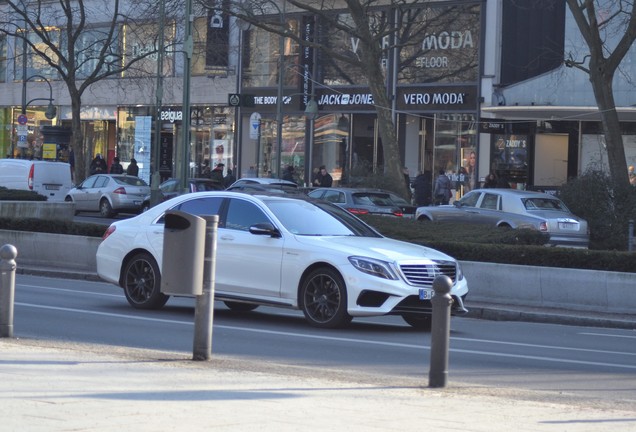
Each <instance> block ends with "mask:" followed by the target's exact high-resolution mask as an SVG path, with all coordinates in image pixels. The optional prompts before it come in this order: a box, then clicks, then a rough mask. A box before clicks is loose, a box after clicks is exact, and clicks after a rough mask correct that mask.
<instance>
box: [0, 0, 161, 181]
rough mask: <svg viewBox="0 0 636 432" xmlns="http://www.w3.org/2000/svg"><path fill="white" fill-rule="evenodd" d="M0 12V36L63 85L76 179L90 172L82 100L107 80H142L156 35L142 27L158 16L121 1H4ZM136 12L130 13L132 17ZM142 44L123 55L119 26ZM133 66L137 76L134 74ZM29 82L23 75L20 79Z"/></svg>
mask: <svg viewBox="0 0 636 432" xmlns="http://www.w3.org/2000/svg"><path fill="white" fill-rule="evenodd" d="M3 3H5V5H4V6H3V7H2V9H1V10H0V33H3V34H5V35H8V36H12V37H14V38H15V39H16V40H17V41H18V47H19V46H20V45H21V44H20V42H22V43H24V44H25V45H26V46H27V52H22V53H21V55H24V56H25V55H29V56H30V57H29V61H30V62H31V63H35V62H38V63H40V67H42V66H46V67H49V68H51V69H52V70H53V71H54V74H53V76H52V77H53V78H57V79H60V80H61V81H63V82H64V84H65V86H66V88H67V89H68V93H69V96H70V100H71V113H72V116H71V125H72V138H71V149H72V150H73V151H74V153H75V179H76V180H77V181H81V180H83V179H84V178H85V177H86V175H87V174H88V162H89V160H90V157H91V155H90V152H89V151H90V149H88V148H87V146H86V145H85V142H84V137H83V134H82V127H81V123H80V112H81V106H82V96H83V95H84V93H85V92H86V91H87V90H88V89H89V88H90V87H91V85H93V84H95V83H97V82H99V81H102V80H104V79H107V78H111V77H117V76H118V75H119V76H121V74H122V72H124V71H130V73H131V75H133V76H137V77H142V76H144V75H145V76H147V75H148V74H149V73H152V74H155V73H156V71H147V70H146V69H147V67H145V66H147V65H144V61H146V60H147V59H149V58H150V57H151V56H154V55H156V53H157V46H158V45H157V43H156V38H157V35H156V33H155V32H153V31H149V29H150V27H149V26H144V25H143V24H144V23H145V24H147V23H148V22H151V21H152V20H154V21H155V23H156V20H157V18H158V15H157V11H156V7H157V5H156V3H157V2H152V1H148V2H146V1H144V0H141V1H138V2H125V1H120V0H57V1H51V0H33V1H28V0H8V1H6V2H3ZM133 12H134V13H133ZM125 25H128V29H130V31H132V32H134V31H141V32H145V33H147V34H144V35H138V36H139V38H138V39H139V40H143V41H144V43H145V44H144V46H143V48H142V49H137V50H136V51H135V52H132V51H131V50H128V51H126V52H124V50H123V49H122V45H121V38H122V35H121V29H122V26H125ZM135 68H137V69H136V72H135ZM22 79H23V80H24V79H27V77H22Z"/></svg>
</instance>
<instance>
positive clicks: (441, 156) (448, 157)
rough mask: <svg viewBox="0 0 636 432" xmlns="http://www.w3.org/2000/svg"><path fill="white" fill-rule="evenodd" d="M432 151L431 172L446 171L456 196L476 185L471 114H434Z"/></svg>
mask: <svg viewBox="0 0 636 432" xmlns="http://www.w3.org/2000/svg"><path fill="white" fill-rule="evenodd" d="M434 152H435V153H434V173H435V175H437V174H438V173H439V172H440V171H444V172H445V173H446V175H447V176H448V177H449V178H450V179H451V182H453V185H454V189H455V191H456V198H459V197H461V196H462V195H463V194H465V193H466V192H468V191H470V190H472V189H475V188H477V187H478V177H477V176H478V172H477V130H476V122H475V117H474V116H473V115H472V114H440V115H437V116H436V118H435V149H434Z"/></svg>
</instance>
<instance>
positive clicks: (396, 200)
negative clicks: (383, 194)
mask: <svg viewBox="0 0 636 432" xmlns="http://www.w3.org/2000/svg"><path fill="white" fill-rule="evenodd" d="M389 198H390V199H391V201H393V203H394V204H397V205H401V206H403V205H411V204H410V203H408V202H406V200H405V199H404V198H401V197H399V196H397V195H395V194H389Z"/></svg>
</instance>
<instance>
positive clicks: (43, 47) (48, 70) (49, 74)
mask: <svg viewBox="0 0 636 432" xmlns="http://www.w3.org/2000/svg"><path fill="white" fill-rule="evenodd" d="M46 30H47V32H48V41H50V42H51V43H53V44H55V45H58V44H59V40H60V30H59V29H57V28H47V29H46ZM28 39H29V42H31V43H33V44H34V45H35V46H36V47H37V48H38V50H39V51H41V52H43V53H44V54H45V56H46V57H47V58H48V59H50V60H51V61H52V62H53V63H57V62H58V58H57V55H56V54H55V52H53V50H52V49H51V48H50V47H49V46H47V44H45V43H44V42H43V41H42V40H41V39H40V38H39V37H38V35H36V34H35V33H28ZM15 44H16V45H15V52H16V55H15V59H14V68H15V69H14V70H15V73H14V76H15V80H16V81H22V61H23V58H24V57H23V49H22V48H23V44H22V39H20V38H16V39H15ZM27 70H28V71H29V72H28V77H31V76H33V75H42V76H44V77H46V78H54V77H56V75H57V72H56V70H55V69H54V68H52V67H51V66H49V64H48V62H47V61H46V60H45V59H44V58H43V57H40V56H39V55H37V54H35V52H33V50H32V49H31V48H30V47H27ZM28 77H27V78H28Z"/></svg>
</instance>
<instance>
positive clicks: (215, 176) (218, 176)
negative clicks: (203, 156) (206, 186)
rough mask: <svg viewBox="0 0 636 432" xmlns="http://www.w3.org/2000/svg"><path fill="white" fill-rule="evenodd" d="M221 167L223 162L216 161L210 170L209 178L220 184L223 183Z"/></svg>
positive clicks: (223, 165) (223, 166)
mask: <svg viewBox="0 0 636 432" xmlns="http://www.w3.org/2000/svg"><path fill="white" fill-rule="evenodd" d="M223 168H225V164H223V163H218V164H216V166H215V167H214V169H213V170H212V171H211V172H210V178H211V179H212V180H214V181H216V182H218V183H219V184H221V185H222V184H223Z"/></svg>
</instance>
